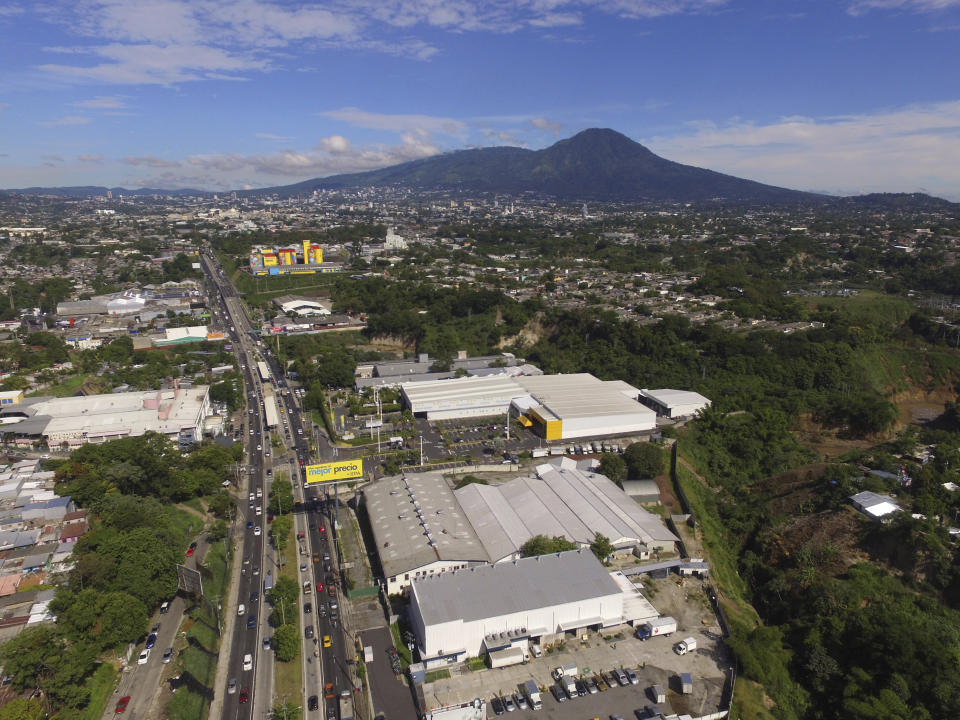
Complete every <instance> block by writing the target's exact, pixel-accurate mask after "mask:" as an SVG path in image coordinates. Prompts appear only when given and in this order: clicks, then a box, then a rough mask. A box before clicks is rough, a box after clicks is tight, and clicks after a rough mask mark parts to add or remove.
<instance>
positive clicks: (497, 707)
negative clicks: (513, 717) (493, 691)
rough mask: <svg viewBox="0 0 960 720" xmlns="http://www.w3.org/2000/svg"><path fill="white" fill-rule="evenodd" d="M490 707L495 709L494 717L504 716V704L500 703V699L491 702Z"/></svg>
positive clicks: (495, 698) (496, 698)
mask: <svg viewBox="0 0 960 720" xmlns="http://www.w3.org/2000/svg"><path fill="white" fill-rule="evenodd" d="M490 707H492V708H493V714H494V715H503V703H502V702H501V701H500V698H498V697H494V698H493V700H491V701H490Z"/></svg>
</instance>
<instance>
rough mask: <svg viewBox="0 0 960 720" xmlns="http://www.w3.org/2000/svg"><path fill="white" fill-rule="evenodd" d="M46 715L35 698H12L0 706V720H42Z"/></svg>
mask: <svg viewBox="0 0 960 720" xmlns="http://www.w3.org/2000/svg"><path fill="white" fill-rule="evenodd" d="M46 716H47V711H46V710H44V708H43V704H42V703H41V702H40V701H39V700H37V699H29V700H28V699H27V698H22V697H21V698H14V699H13V700H11V701H10V702H8V703H7V704H6V705H4V706H3V708H0V720H43V719H44V718H45V717H46Z"/></svg>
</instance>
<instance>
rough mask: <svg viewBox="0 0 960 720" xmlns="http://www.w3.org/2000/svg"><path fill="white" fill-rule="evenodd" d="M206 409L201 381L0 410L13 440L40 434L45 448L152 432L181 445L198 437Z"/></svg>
mask: <svg viewBox="0 0 960 720" xmlns="http://www.w3.org/2000/svg"><path fill="white" fill-rule="evenodd" d="M209 414H210V392H209V387H208V386H206V385H198V386H197V387H193V388H181V387H175V388H174V389H171V390H147V391H142V392H125V393H108V394H105V395H86V396H84V395H78V396H75V397H67V398H36V399H25V400H24V401H22V402H21V403H19V404H17V405H14V406H12V407H7V408H4V409H2V410H0V423H2V427H3V431H4V433H10V434H13V435H14V438H15V439H14V442H15V443H17V444H27V445H28V444H30V443H32V442H34V441H36V440H38V439H41V438H42V439H44V440H46V442H47V445H48V446H50V447H58V446H63V445H65V446H67V447H76V446H79V445H83V444H84V443H88V442H106V441H107V440H114V439H117V438H123V437H136V436H139V435H143V434H144V433H147V432H151V431H152V432H157V433H160V434H162V435H166V436H167V437H169V438H171V439H173V440H177V441H178V442H180V444H181V445H189V444H192V443H194V442H198V441H199V440H200V438H201V436H202V435H203V430H204V419H205V418H206V416H207V415H209Z"/></svg>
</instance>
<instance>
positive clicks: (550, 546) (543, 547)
mask: <svg viewBox="0 0 960 720" xmlns="http://www.w3.org/2000/svg"><path fill="white" fill-rule="evenodd" d="M578 547H579V546H578V545H577V544H576V543H575V542H571V541H570V540H567V539H566V538H565V537H562V536H560V535H556V536H554V537H552V538H551V537H547V536H546V535H534V536H533V537H532V538H530V539H529V540H527V541H526V542H525V543H524V544H523V545H521V546H520V557H534V556H536V555H549V554H550V553H557V552H563V551H564V550H576V549H577V548H578Z"/></svg>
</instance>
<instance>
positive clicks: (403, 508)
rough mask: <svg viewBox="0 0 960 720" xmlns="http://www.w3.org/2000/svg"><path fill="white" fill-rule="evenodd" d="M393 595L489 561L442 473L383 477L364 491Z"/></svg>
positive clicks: (385, 573)
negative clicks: (416, 581)
mask: <svg viewBox="0 0 960 720" xmlns="http://www.w3.org/2000/svg"><path fill="white" fill-rule="evenodd" d="M363 502H364V504H365V505H366V509H367V516H368V517H369V518H370V526H371V527H372V528H373V537H374V540H375V541H376V545H377V553H378V554H379V556H380V566H381V568H382V569H383V574H384V578H385V582H386V586H387V593H388V594H390V595H393V594H396V593H400V592H403V590H404V589H406V588H408V587H409V586H410V583H411V582H412V581H413V580H414V579H416V578H419V577H428V576H430V575H434V574H436V573H443V572H447V571H449V570H454V569H458V568H465V567H469V566H472V565H477V564H486V563H488V562H489V556H488V555H487V552H486V550H484V548H483V544H482V543H481V542H480V539H479V538H478V537H477V534H476V532H474V530H473V528H472V527H471V525H470V522H469V520H467V518H466V516H465V515H464V514H463V511H462V510H461V509H460V506H459V505H458V504H457V500H456V497H454V494H453V491H452V490H451V489H450V487H449V486H448V485H447V483H446V481H445V480H444V478H443V476H442V475H441V474H439V473H422V474H417V475H410V476H407V477H393V478H385V479H383V480H381V481H379V482H376V483H373V484H372V485H368V486H367V487H366V488H364V490H363Z"/></svg>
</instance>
